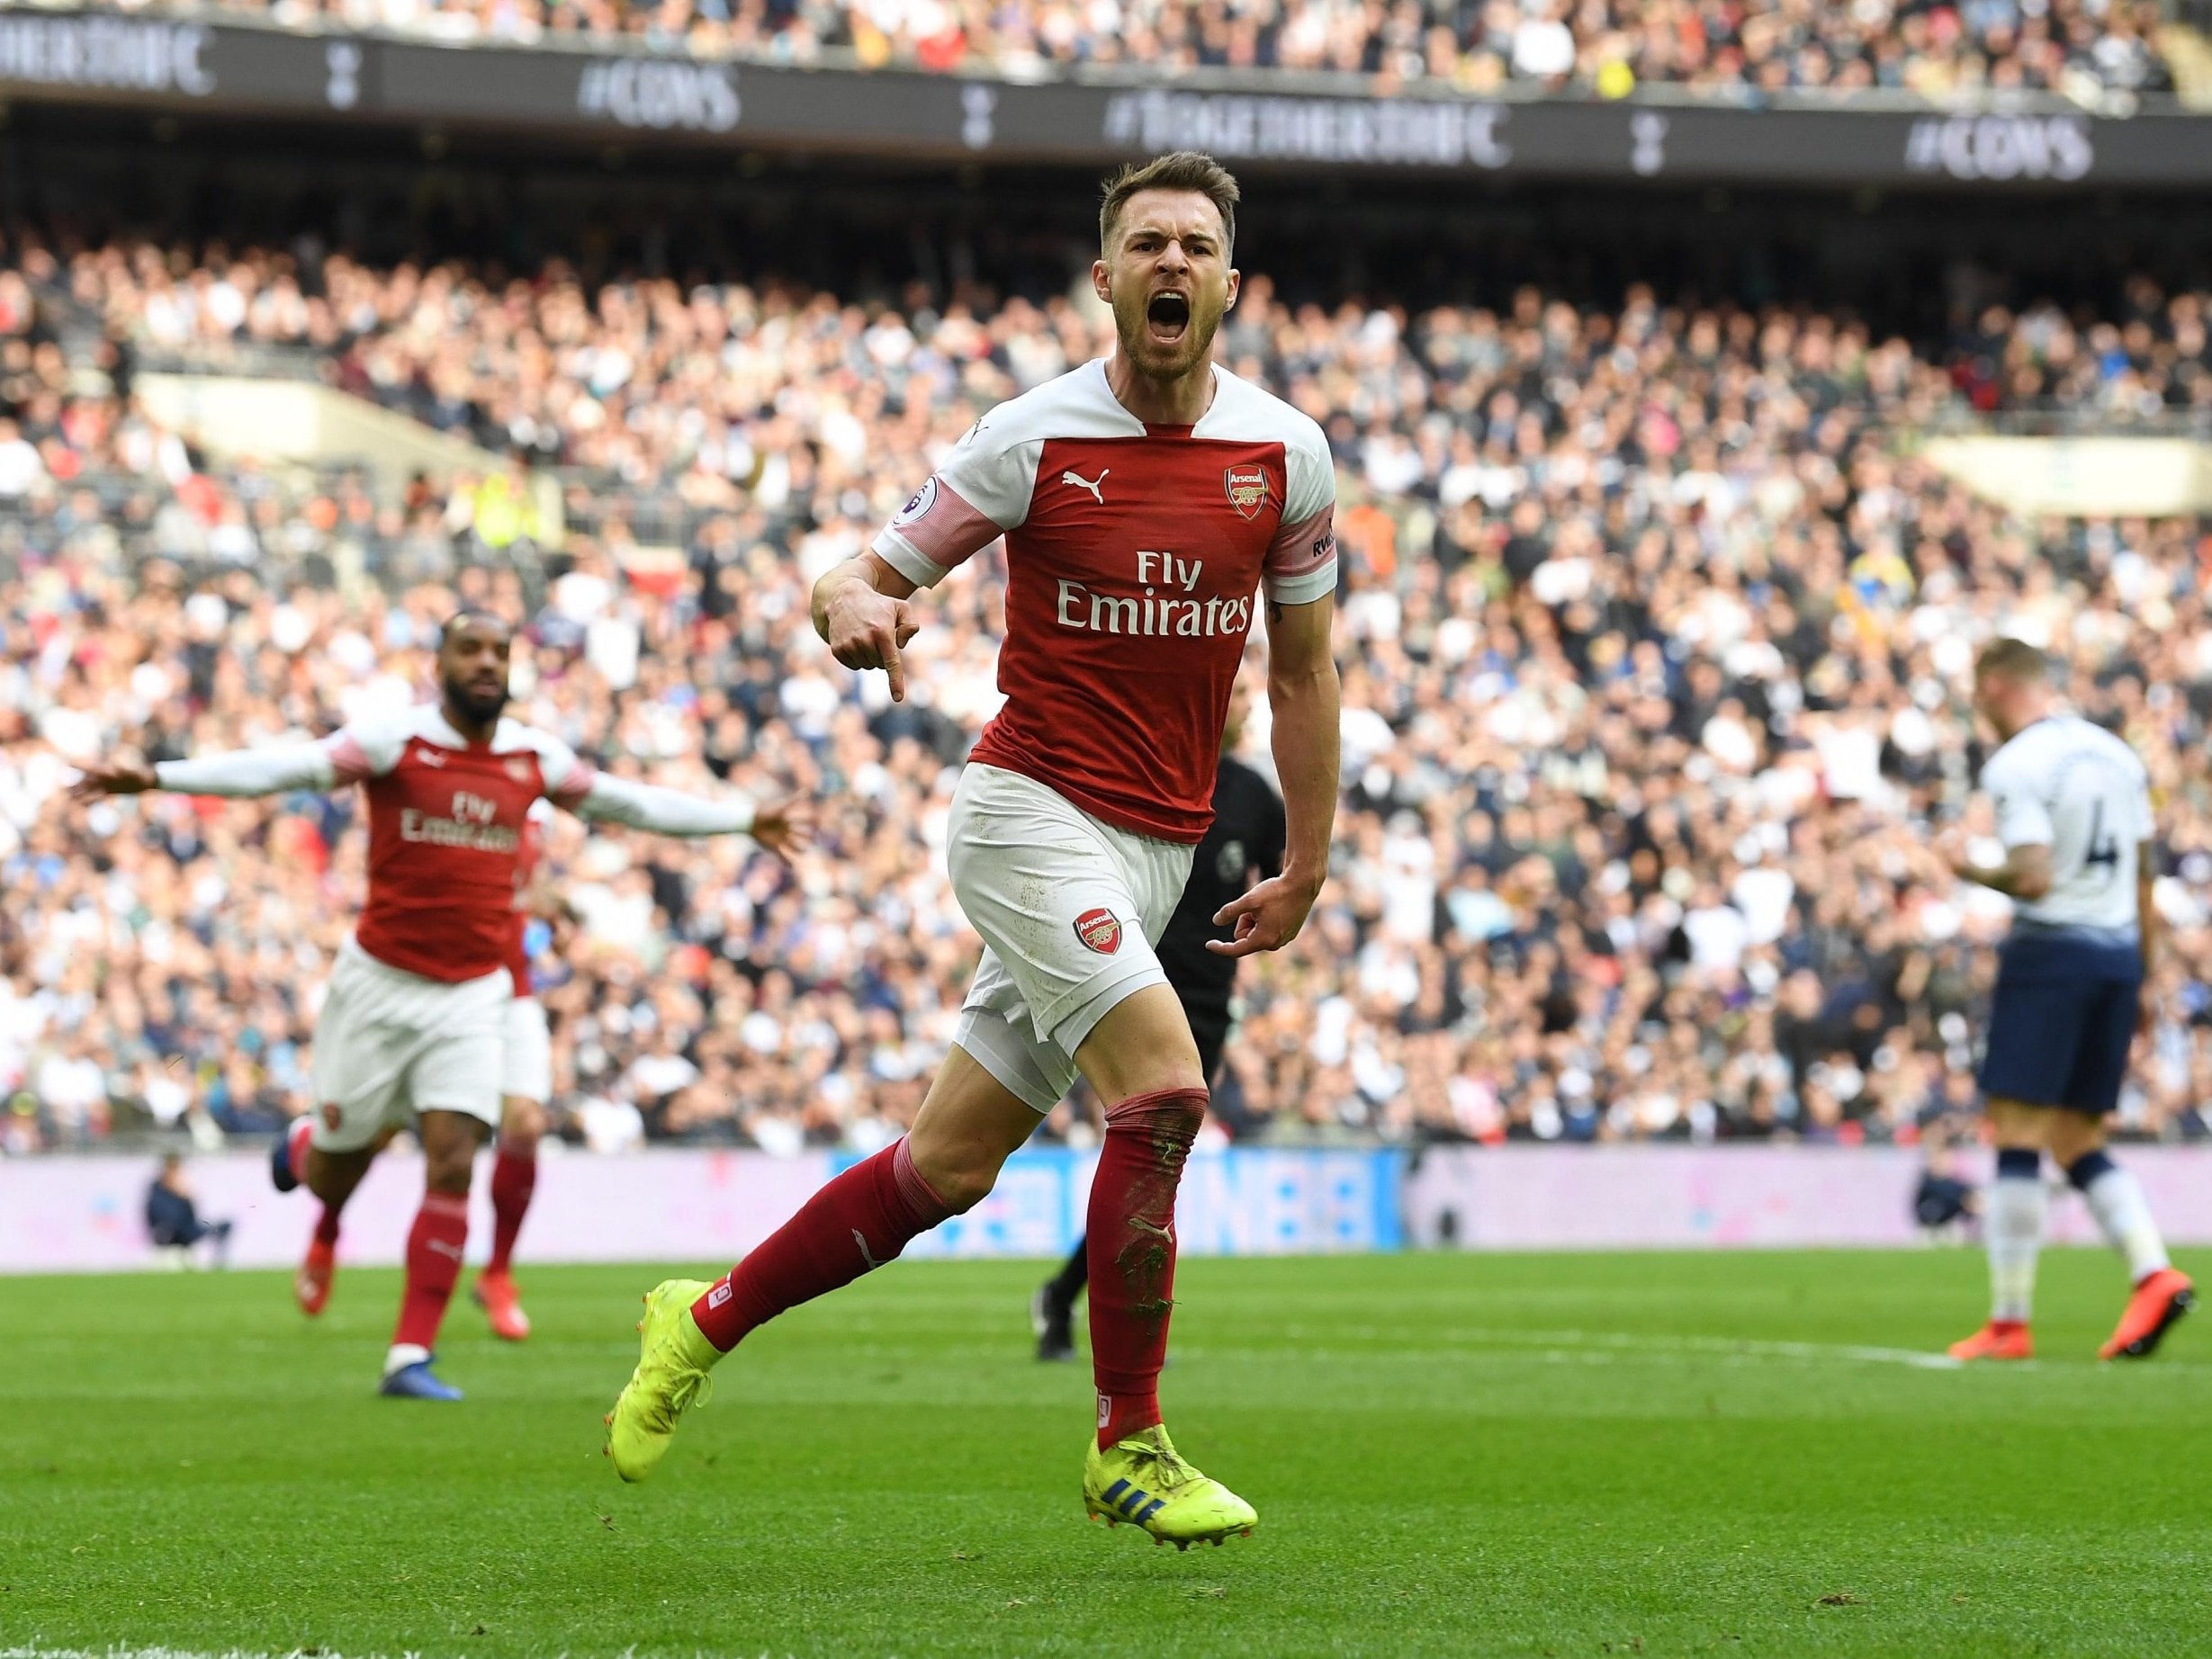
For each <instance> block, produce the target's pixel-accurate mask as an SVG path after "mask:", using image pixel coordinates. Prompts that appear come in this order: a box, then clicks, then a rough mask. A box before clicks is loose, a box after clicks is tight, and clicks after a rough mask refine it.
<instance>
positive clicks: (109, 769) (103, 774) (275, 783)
mask: <svg viewBox="0 0 2212 1659" xmlns="http://www.w3.org/2000/svg"><path fill="white" fill-rule="evenodd" d="M386 749H390V750H391V752H390V753H389V754H387V753H385V752H384V751H385V750H386ZM397 758H398V749H397V747H396V746H394V745H391V744H389V743H386V742H384V741H383V740H382V739H381V738H380V737H379V736H377V735H375V734H369V733H364V732H361V731H356V730H355V728H353V727H351V726H347V727H345V728H343V729H342V730H340V731H334V732H332V733H331V734H330V735H329V736H328V737H327V738H324V739H323V740H321V741H319V742H316V743H278V744H272V745H270V746H269V747H268V748H266V749H232V750H230V751H229V753H227V754H220V755H195V756H193V758H190V759H187V760H164V761H160V762H158V763H157V764H156V765H153V766H148V765H146V764H144V763H143V762H139V761H128V760H92V761H86V762H85V763H84V765H83V767H81V771H82V773H83V776H80V777H79V778H78V779H77V780H76V783H74V784H72V785H70V786H69V793H70V794H72V795H73V796H75V797H76V799H77V800H80V801H88V800H91V799H93V798H94V797H95V796H99V795H135V794H145V793H146V792H147V791H148V790H155V789H162V790H167V791H169V792H170V793H172V794H182V795H229V796H234V797H237V796H254V795H274V794H287V793H289V792H291V791H292V790H295V789H312V790H316V791H319V792H328V791H329V790H333V789H337V788H338V787H340V786H341V785H347V784H355V783H358V782H360V780H361V779H363V778H364V777H369V776H373V775H375V774H377V773H380V772H385V771H389V770H390V769H391V765H392V762H393V761H394V760H396V759H397Z"/></svg>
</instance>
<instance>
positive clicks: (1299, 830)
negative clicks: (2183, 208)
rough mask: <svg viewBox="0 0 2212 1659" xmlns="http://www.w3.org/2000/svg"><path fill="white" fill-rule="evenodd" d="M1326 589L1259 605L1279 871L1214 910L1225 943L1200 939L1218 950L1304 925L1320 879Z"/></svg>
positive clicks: (1328, 719)
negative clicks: (1276, 794)
mask: <svg viewBox="0 0 2212 1659" xmlns="http://www.w3.org/2000/svg"><path fill="white" fill-rule="evenodd" d="M1335 614H1336V600H1335V596H1334V595H1327V594H1325V595H1323V596H1321V597H1320V598H1318V599H1316V600H1313V601H1312V602H1311V603H1309V604H1306V605H1280V604H1277V603H1275V602H1274V601H1272V600H1271V601H1269V603H1268V606H1267V703H1268V707H1269V708H1270V709H1271V710H1272V712H1273V714H1274V731H1273V733H1272V748H1273V749H1274V752H1275V770H1276V774H1277V776H1279V777H1280V778H1281V783H1282V805H1283V816H1284V818H1285V820H1286V822H1287V827H1288V832H1289V833H1288V839H1287V843H1286V846H1285V850H1284V854H1283V860H1282V874H1280V875H1277V876H1272V877H1271V878H1270V879H1268V880H1266V881H1263V882H1262V883H1259V884H1258V885H1257V886H1255V887H1254V888H1253V889H1252V890H1251V891H1250V892H1247V893H1245V894H1244V895H1243V896H1242V897H1241V898H1237V899H1233V900H1231V901H1229V902H1228V903H1227V904H1225V905H1223V906H1222V907H1221V908H1220V910H1217V911H1216V912H1214V921H1215V923H1216V924H1217V925H1218V926H1221V927H1228V926H1231V925H1232V924H1233V925H1234V926H1235V928H1236V937H1235V938H1234V939H1233V940H1231V941H1230V942H1229V943H1227V944H1223V943H1222V942H1221V941H1220V940H1218V939H1209V940H1207V941H1206V948H1207V949H1208V950H1209V951H1212V952H1214V953H1215V954H1216V955H1222V956H1249V955H1252V954H1253V953H1254V951H1263V950H1280V949H1281V947H1282V946H1285V945H1288V944H1289V943H1290V941H1291V940H1292V939H1294V938H1296V937H1298V934H1299V928H1303V927H1304V926H1305V925H1306V916H1307V913H1308V911H1309V910H1312V909H1313V901H1315V900H1316V899H1317V898H1319V897H1320V896H1321V884H1322V883H1324V882H1326V880H1327V879H1328V868H1329V838H1330V835H1331V832H1332V831H1333V830H1335V824H1336V763H1337V750H1338V745H1339V735H1340V734H1339V727H1338V722H1339V716H1340V710H1341V705H1342V703H1343V688H1342V687H1341V686H1339V685H1338V683H1337V679H1336V659H1335V658H1334V657H1332V656H1331V655H1330V654H1329V633H1330V629H1331V624H1332V623H1334V622H1335Z"/></svg>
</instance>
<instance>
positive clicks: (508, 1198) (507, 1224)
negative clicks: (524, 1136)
mask: <svg viewBox="0 0 2212 1659" xmlns="http://www.w3.org/2000/svg"><path fill="white" fill-rule="evenodd" d="M536 1190H537V1151H536V1149H535V1147H533V1148H532V1149H531V1150H530V1152H528V1153H527V1154H524V1153H521V1152H515V1151H514V1150H512V1149H511V1148H510V1147H509V1146H508V1143H506V1142H505V1141H504V1140H502V1141H501V1142H500V1143H499V1150H498V1151H497V1152H494V1153H493V1154H492V1158H491V1260H490V1261H489V1262H488V1263H486V1264H485V1269H484V1270H485V1271H486V1272H488V1273H504V1272H506V1271H507V1268H508V1262H509V1260H512V1259H513V1257H514V1254H515V1238H516V1235H517V1234H518V1233H521V1231H522V1218H523V1217H524V1216H525V1215H528V1214H529V1213H530V1197H531V1195H532V1194H533V1193H535V1191H536Z"/></svg>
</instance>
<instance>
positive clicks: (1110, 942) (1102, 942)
mask: <svg viewBox="0 0 2212 1659" xmlns="http://www.w3.org/2000/svg"><path fill="white" fill-rule="evenodd" d="M1075 937H1077V938H1079V939H1081V940H1082V941H1083V942H1084V948H1085V949H1088V950H1094V951H1096V952H1098V954H1099V955H1102V956H1110V955H1113V954H1114V952H1116V951H1118V950H1119V949H1120V948H1121V919H1120V918H1119V917H1118V916H1116V915H1115V914H1114V913H1113V912H1112V911H1111V910H1106V909H1104V908H1101V909H1099V910H1085V911H1084V913H1083V914H1082V915H1080V916H1078V917H1076V918H1075Z"/></svg>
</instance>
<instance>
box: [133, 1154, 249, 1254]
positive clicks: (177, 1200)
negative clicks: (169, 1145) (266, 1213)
mask: <svg viewBox="0 0 2212 1659" xmlns="http://www.w3.org/2000/svg"><path fill="white" fill-rule="evenodd" d="M146 1234H147V1236H148V1238H149V1239H151V1240H152V1241H153V1242H154V1248H155V1249H157V1250H167V1251H180V1252H182V1251H189V1250H190V1249H191V1248H192V1247H193V1245H195V1244H198V1243H200V1242H202V1241H203V1240H205V1241H210V1242H211V1244H212V1248H213V1252H214V1260H215V1265H216V1266H217V1267H222V1266H224V1265H226V1263H227V1262H228V1261H229V1255H230V1224H229V1222H227V1221H202V1220H201V1219H200V1206H199V1205H198V1203H197V1202H196V1201H195V1200H194V1199H193V1192H192V1183H191V1181H190V1180H188V1179H186V1178H185V1175H184V1159H183V1158H182V1157H181V1156H179V1155H178V1154H177V1153H175V1152H171V1153H169V1154H168V1155H167V1156H166V1157H165V1158H163V1159H162V1161H161V1170H160V1172H159V1173H158V1174H157V1175H156V1176H155V1177H154V1183H153V1185H152V1186H150V1187H148V1188H147V1189H146Z"/></svg>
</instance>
